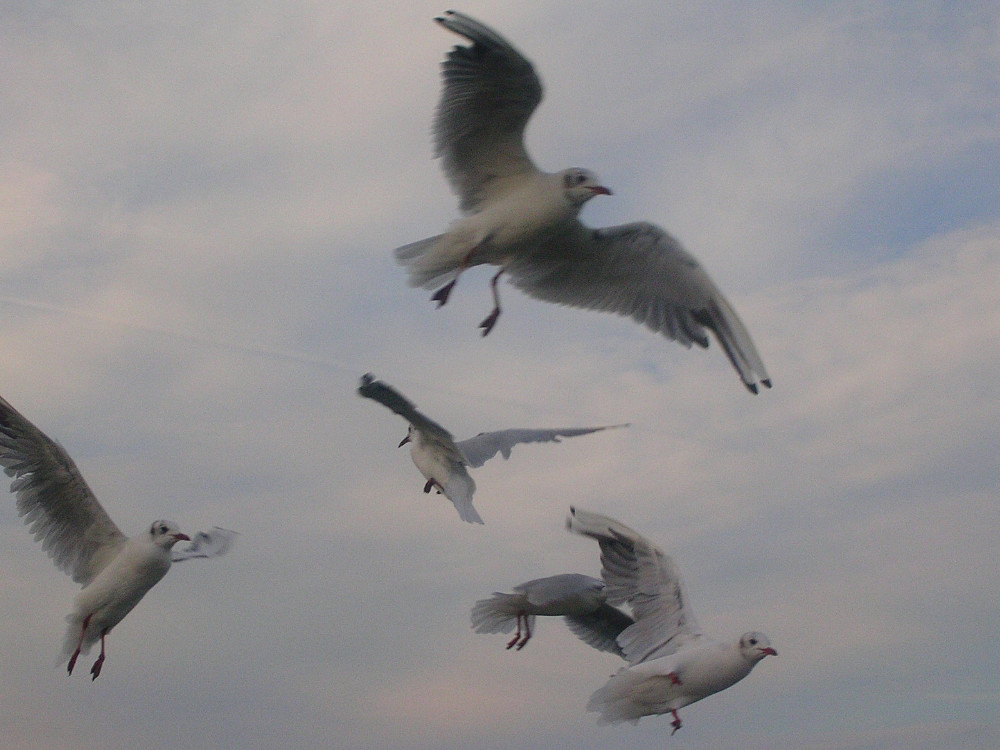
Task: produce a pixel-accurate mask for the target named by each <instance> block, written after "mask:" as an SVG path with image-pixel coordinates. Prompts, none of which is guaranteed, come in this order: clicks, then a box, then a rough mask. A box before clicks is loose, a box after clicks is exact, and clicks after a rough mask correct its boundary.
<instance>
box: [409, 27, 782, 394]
mask: <svg viewBox="0 0 1000 750" xmlns="http://www.w3.org/2000/svg"><path fill="white" fill-rule="evenodd" d="M435 20H436V21H437V22H438V23H439V24H441V25H442V26H443V27H444V28H446V29H449V30H450V31H453V32H455V33H456V34H458V35H460V36H462V37H465V38H466V39H468V40H469V41H470V42H472V44H471V46H466V45H457V46H456V47H455V48H454V49H452V50H451V52H449V53H448V55H447V57H446V58H445V61H444V64H443V66H442V78H443V88H442V92H441V99H440V102H439V104H438V108H437V115H436V118H435V121H434V134H435V155H436V156H438V157H440V158H441V159H442V164H443V167H444V172H445V175H446V176H447V178H448V180H449V182H450V183H451V186H452V188H453V189H454V191H455V192H456V193H457V194H458V196H459V206H460V209H461V211H462V212H463V214H464V216H463V218H461V219H458V220H456V221H455V222H454V223H452V225H451V226H450V227H449V228H448V231H447V232H445V233H443V234H439V235H436V236H434V237H429V238H427V239H424V240H420V241H418V242H413V243H410V244H408V245H404V246H402V247H399V248H397V249H396V251H395V255H396V259H397V260H398V261H399V262H400V263H402V264H403V265H405V266H406V267H407V271H408V274H409V283H410V285H411V286H418V287H423V288H425V289H437V291H436V292H435V294H434V295H433V297H432V299H434V300H436V301H437V302H438V306H441V305H443V304H445V303H446V302H447V301H448V296H449V294H450V293H451V290H452V288H453V287H454V285H455V282H456V281H457V279H458V277H459V275H460V274H461V273H462V271H463V270H465V269H466V268H469V267H470V266H475V265H482V264H488V265H494V266H499V270H498V271H497V273H496V275H495V276H494V277H493V279H492V282H491V289H492V292H493V301H494V307H493V311H492V312H491V313H490V314H489V316H487V318H486V319H485V320H483V322H482V323H481V324H480V328H482V330H483V335H484V336H485V335H486V334H488V333H489V332H490V331H491V330H492V329H493V326H494V325H495V324H496V322H497V318H498V317H499V315H500V297H499V292H498V290H497V283H498V282H499V280H500V277H501V276H502V275H503V274H504V273H505V272H506V273H507V274H508V275H509V276H510V279H511V281H512V283H513V284H514V285H515V286H516V287H518V288H519V289H521V290H522V291H523V292H525V293H527V294H529V295H531V296H532V297H536V298H538V299H541V300H545V301H548V302H555V303H557V304H561V305H570V306H573V307H582V308H587V309H591V310H599V311H603V312H611V313H616V314H618V315H625V316H628V317H630V318H632V319H633V320H635V321H636V322H638V323H641V324H643V325H645V326H646V327H648V328H650V329H652V330H653V331H656V332H658V333H661V334H663V335H664V336H666V337H667V338H670V339H673V340H675V341H677V342H678V343H680V344H683V345H684V346H686V347H690V346H691V345H692V344H697V345H698V346H700V347H707V346H708V344H709V338H708V333H707V331H711V332H712V333H713V334H714V335H715V338H716V339H717V340H718V342H719V344H720V345H721V347H722V349H723V351H725V353H726V356H727V357H728V358H729V360H730V362H732V365H733V367H735V368H736V371H737V372H738V373H739V376H740V379H741V380H742V381H743V383H744V385H746V387H747V388H748V389H749V390H750V391H751V392H753V393H757V391H758V386H759V385H762V386H764V387H766V388H770V387H771V379H770V377H769V376H768V374H767V370H766V369H765V368H764V363H763V361H762V360H761V358H760V355H759V354H758V353H757V349H756V347H755V346H754V343H753V340H752V339H751V338H750V334H749V333H748V332H747V330H746V328H745V327H744V325H743V323H742V322H741V321H740V319H739V317H738V316H737V314H736V311H735V310H734V309H733V307H732V306H731V305H730V304H729V302H728V301H727V300H726V298H725V297H723V295H722V293H721V292H720V291H719V289H718V288H717V287H716V286H715V283H714V282H713V281H712V279H711V278H710V277H709V275H708V273H706V271H705V270H704V268H702V266H701V264H700V263H699V262H698V261H697V260H696V259H695V258H694V257H693V256H691V255H690V254H688V253H687V252H686V251H685V250H684V248H683V247H681V244H680V243H679V242H678V241H677V240H676V239H674V238H673V237H671V236H670V235H669V234H667V232H665V231H664V230H663V229H661V228H659V227H658V226H655V225H653V224H650V223H647V222H636V223H632V224H623V225H621V226H614V227H606V228H603V229H590V228H589V227H586V226H584V225H583V224H581V223H580V221H579V219H578V216H579V213H580V210H581V209H582V208H583V206H584V204H585V203H586V202H587V201H589V200H590V199H591V198H593V197H594V196H595V195H610V194H611V191H610V190H608V188H606V187H605V186H603V185H602V184H601V183H600V181H599V180H598V178H597V177H596V176H595V175H594V174H593V173H591V172H589V171H587V170H585V169H579V168H572V169H566V170H563V171H562V172H556V173H547V172H542V171H541V170H539V169H538V168H537V167H536V166H535V164H534V163H533V162H532V161H531V158H530V157H529V156H528V152H527V149H526V148H525V145H524V129H525V126H526V125H527V123H528V120H529V119H530V117H531V114H532V113H533V112H534V111H535V108H536V107H537V106H538V104H539V102H541V100H542V84H541V82H540V81H539V79H538V76H537V75H536V74H535V70H534V68H533V67H532V64H531V63H530V62H529V61H528V60H527V59H525V57H524V56H523V55H521V53H520V52H518V51H517V50H516V49H514V47H513V46H511V44H510V43H509V42H507V41H506V40H505V39H504V38H503V37H501V36H500V35H499V34H497V33H496V32H495V31H493V30H492V29H490V28H489V27H487V26H485V25H483V24H482V23H480V22H479V21H476V20H475V19H473V18H470V17H469V16H466V15H464V14H462V13H459V12H457V11H448V12H447V13H445V14H444V15H443V16H442V17H440V18H436V19H435Z"/></svg>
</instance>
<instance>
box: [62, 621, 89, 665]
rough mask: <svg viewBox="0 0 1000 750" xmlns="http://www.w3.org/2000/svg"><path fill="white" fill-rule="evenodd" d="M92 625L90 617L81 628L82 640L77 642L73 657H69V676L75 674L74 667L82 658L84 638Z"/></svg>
mask: <svg viewBox="0 0 1000 750" xmlns="http://www.w3.org/2000/svg"><path fill="white" fill-rule="evenodd" d="M89 624H90V615H87V616H86V617H84V618H83V626H82V627H81V628H80V640H78V641H77V642H76V650H75V651H74V652H73V655H72V656H71V657H69V664H68V665H67V666H66V671H67V672H69V674H73V667H75V666H76V660H77V658H78V657H79V656H80V649H81V648H83V636H85V635H86V634H87V626H88V625H89Z"/></svg>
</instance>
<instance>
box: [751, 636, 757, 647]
mask: <svg viewBox="0 0 1000 750" xmlns="http://www.w3.org/2000/svg"><path fill="white" fill-rule="evenodd" d="M750 645H751V646H756V645H757V639H756V638H751V639H750Z"/></svg>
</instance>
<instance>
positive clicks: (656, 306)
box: [505, 222, 771, 393]
mask: <svg viewBox="0 0 1000 750" xmlns="http://www.w3.org/2000/svg"><path fill="white" fill-rule="evenodd" d="M505 268H506V270H507V271H508V273H509V274H510V276H511V281H512V283H513V284H514V285H515V286H517V287H518V288H520V289H521V290H523V291H524V292H525V293H527V294H530V295H531V296H532V297H537V298H538V299H542V300H546V301H548V302H556V303H558V304H561V305H570V306H572V307H584V308H588V309H591V310H599V311H602V312H611V313H616V314H618V315H627V316H628V317H630V318H632V319H633V320H635V321H636V322H637V323H642V324H643V325H645V326H647V327H648V328H651V329H652V330H654V331H657V332H658V333H661V334H663V335H664V336H666V337H667V338H671V339H674V340H675V341H677V342H678V343H681V344H683V345H684V346H687V347H690V346H691V344H692V343H694V344H698V346H701V347H707V346H708V335H707V333H706V331H705V329H706V328H707V329H710V330H711V331H712V332H713V333H714V334H715V337H716V338H717V339H718V341H719V344H720V345H721V346H722V348H723V350H724V351H725V353H726V356H727V357H728V358H729V361H730V362H732V364H733V367H735V368H736V371H737V372H738V373H739V376H740V379H741V380H742V381H743V383H744V385H746V387H747V388H749V389H750V391H752V392H753V393H757V388H758V383H760V384H761V385H763V386H764V387H766V388H770V387H771V379H770V377H769V376H768V374H767V370H766V369H765V368H764V363H763V362H762V361H761V358H760V355H759V354H758V353H757V349H756V347H755V346H754V343H753V340H752V339H751V338H750V334H749V333H748V332H747V330H746V328H745V327H744V326H743V323H742V322H741V321H740V319H739V317H738V316H737V315H736V311H735V310H733V308H732V306H731V305H730V304H729V302H728V301H727V300H726V298H725V297H723V296H722V292H720V291H719V289H718V288H717V287H716V286H715V283H714V282H713V281H712V279H711V278H710V277H709V275H708V274H707V273H706V272H705V269H704V268H702V266H701V264H700V263H698V261H697V260H696V259H695V258H694V257H693V256H692V255H690V254H689V253H688V252H686V251H685V250H684V248H683V247H681V245H680V243H679V242H678V241H677V240H676V239H674V238H673V237H671V236H670V235H669V234H667V233H666V232H665V231H663V230H662V229H660V228H659V227H657V226H655V225H653V224H649V223H646V222H637V223H634V224H623V225H621V226H616V227H608V228H606V229H588V228H587V227H585V226H583V225H582V224H580V223H579V222H575V223H574V224H573V226H572V228H571V229H570V230H568V231H567V232H566V233H564V234H563V235H560V236H557V237H553V238H552V239H550V240H549V241H547V243H546V244H545V246H544V247H543V248H542V249H541V250H540V251H539V252H536V253H532V254H530V255H523V256H516V257H514V258H513V259H512V260H511V262H509V263H508V264H507V265H506V266H505Z"/></svg>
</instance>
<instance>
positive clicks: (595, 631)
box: [563, 604, 635, 658]
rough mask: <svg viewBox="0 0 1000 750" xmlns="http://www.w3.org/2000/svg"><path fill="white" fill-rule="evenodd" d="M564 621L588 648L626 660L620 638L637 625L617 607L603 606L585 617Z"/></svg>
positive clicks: (565, 618) (574, 616) (578, 616)
mask: <svg viewBox="0 0 1000 750" xmlns="http://www.w3.org/2000/svg"><path fill="white" fill-rule="evenodd" d="M563 619H564V620H565V621H566V627H568V628H569V629H570V631H571V632H572V633H573V635H575V636H576V637H577V638H579V639H580V640H581V641H583V642H584V643H586V644H587V645H588V646H591V647H593V648H596V649H597V650H598V651H607V652H608V653H609V654H617V655H618V656H621V657H623V658H624V656H625V654H624V652H623V651H622V647H621V646H619V645H618V636H619V635H621V634H622V631H624V630H625V629H626V628H628V627H629V626H630V625H632V624H633V623H635V620H633V619H632V618H631V617H629V616H628V615H627V614H625V613H624V612H622V611H621V610H620V609H618V608H617V607H612V606H611V605H610V604H602V605H601V606H600V607H598V608H597V609H595V610H594V611H593V612H589V613H587V614H585V615H566V616H565V617H563Z"/></svg>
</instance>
